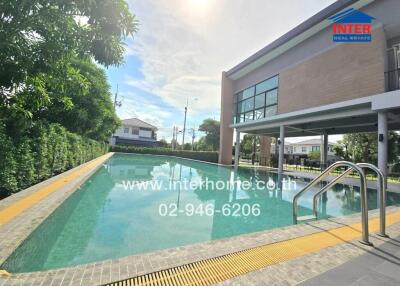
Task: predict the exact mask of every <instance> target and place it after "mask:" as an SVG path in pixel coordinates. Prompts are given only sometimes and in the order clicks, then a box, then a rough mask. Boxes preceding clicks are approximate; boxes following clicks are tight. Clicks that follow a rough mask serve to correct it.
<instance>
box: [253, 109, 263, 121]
mask: <svg viewBox="0 0 400 286" xmlns="http://www.w3.org/2000/svg"><path fill="white" fill-rule="evenodd" d="M261 118H264V108H261V109H257V110H255V111H254V119H255V120H257V119H261Z"/></svg>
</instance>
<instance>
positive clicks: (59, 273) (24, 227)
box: [0, 153, 400, 285]
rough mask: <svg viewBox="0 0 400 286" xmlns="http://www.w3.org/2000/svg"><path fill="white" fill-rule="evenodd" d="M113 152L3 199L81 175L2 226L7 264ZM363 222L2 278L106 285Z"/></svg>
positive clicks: (315, 225)
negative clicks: (25, 240) (14, 252)
mask: <svg viewBox="0 0 400 286" xmlns="http://www.w3.org/2000/svg"><path fill="white" fill-rule="evenodd" d="M112 155H113V154H112V153H109V154H107V155H105V156H102V157H100V158H98V159H95V160H93V161H91V162H88V163H86V164H83V165H81V166H79V167H77V168H74V169H72V170H70V171H67V172H65V173H63V174H60V175H58V176H56V177H53V178H52V179H50V180H48V181H45V182H43V183H40V184H38V185H36V186H33V187H31V188H29V189H27V190H24V191H22V192H21V193H18V194H16V195H14V196H11V197H9V198H6V199H5V200H2V201H1V202H0V212H1V211H4V210H5V209H6V208H7V207H10V206H11V205H13V204H15V203H17V202H18V201H20V200H23V199H24V198H26V197H29V196H30V195H32V194H34V193H35V192H38V191H39V190H40V189H41V188H43V187H44V186H46V185H48V184H50V183H54V182H56V181H60V180H64V179H65V176H67V175H70V174H71V173H74V172H79V175H77V176H76V178H75V179H74V180H72V181H68V182H65V184H64V185H63V186H62V187H60V188H59V189H57V190H56V191H54V192H52V193H51V194H49V195H48V196H46V197H44V198H43V199H42V200H41V201H39V202H37V203H36V204H34V205H33V206H31V207H30V208H28V209H26V210H24V211H23V212H21V213H20V214H18V215H16V216H15V217H14V218H12V219H10V221H8V222H6V223H5V224H3V225H0V263H3V262H4V261H5V259H6V258H7V257H8V256H9V255H10V254H11V253H12V252H13V251H14V250H15V249H16V248H17V247H18V246H19V245H20V244H21V243H22V242H23V240H24V239H25V238H26V237H28V236H29V234H30V233H31V232H32V231H33V230H34V229H35V228H36V227H37V226H38V225H39V224H40V223H41V222H43V221H44V220H45V219H46V218H47V217H48V216H49V215H50V214H51V213H52V212H53V211H54V210H55V209H56V208H57V207H58V206H59V205H60V204H61V203H62V202H63V201H64V200H65V199H66V198H68V197H69V195H70V194H72V192H73V191H74V190H75V189H77V188H78V187H79V186H80V185H81V184H82V183H84V182H85V181H86V179H87V178H88V177H89V176H91V175H92V174H93V173H94V172H95V171H96V170H97V169H98V168H100V167H101V166H102V164H103V163H104V162H105V161H106V160H107V159H108V158H110V157H111V156H112ZM96 160H97V161H96ZM89 164H91V165H90V166H91V168H88V169H86V170H84V171H82V168H84V166H88V165H89ZM399 210H400V207H389V208H388V210H387V212H388V214H389V213H393V212H397V211H399ZM370 215H371V218H374V217H376V216H377V215H378V213H377V211H376V210H374V211H370ZM359 220H360V218H359V215H358V214H354V215H350V216H346V217H339V218H335V219H329V220H320V221H315V222H310V223H308V224H302V225H292V226H287V227H282V228H277V229H272V230H267V231H261V232H256V233H250V234H243V235H239V236H235V237H230V238H226V239H221V240H216V241H209V242H203V243H197V244H192V245H187V246H182V247H177V248H173V249H165V250H160V251H155V252H151V253H145V254H141V255H132V256H126V257H123V258H119V259H110V260H105V261H99V262H95V263H89V264H84V265H78V266H75V267H67V268H60V269H54V270H48V271H38V272H31V273H20V274H12V276H11V277H3V278H0V285H9V284H8V282H11V281H12V283H14V282H16V283H20V284H24V285H25V284H26V285H37V284H40V283H43V285H50V283H52V285H80V284H82V285H98V284H104V283H109V282H111V281H117V280H121V279H125V278H130V277H133V276H138V275H143V274H145V273H149V272H155V271H159V270H163V269H166V268H171V267H176V266H180V265H183V264H188V263H192V262H195V261H199V260H204V259H209V258H213V257H216V256H221V255H225V254H229V253H232V252H237V251H242V250H246V249H249V248H253V247H257V246H262V245H265V244H270V243H274V242H278V241H283V240H288V239H291V238H296V237H299V236H305V235H309V234H313V233H316V232H321V231H323V230H329V229H334V228H338V227H340V226H342V225H343V224H352V223H357V222H359ZM10 237H11V238H12V239H11V240H10V239H9V238H10ZM7 281H8V282H7Z"/></svg>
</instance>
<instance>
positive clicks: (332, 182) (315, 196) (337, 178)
mask: <svg viewBox="0 0 400 286" xmlns="http://www.w3.org/2000/svg"><path fill="white" fill-rule="evenodd" d="M352 172H353V169H352V168H348V169H347V170H346V171H345V172H344V173H342V174H341V175H339V176H337V177H336V178H335V179H333V180H332V181H330V182H329V183H328V184H327V185H325V186H324V187H323V188H322V189H321V190H319V191H318V192H316V193H315V195H314V197H313V213H314V216H315V217H317V215H318V212H317V200H318V196H319V195H321V194H322V193H324V192H326V191H327V190H329V189H330V188H332V187H333V186H334V185H336V184H337V183H338V182H339V181H340V180H341V179H343V178H344V177H346V176H347V175H349V174H350V173H352Z"/></svg>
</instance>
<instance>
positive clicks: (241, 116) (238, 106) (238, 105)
mask: <svg viewBox="0 0 400 286" xmlns="http://www.w3.org/2000/svg"><path fill="white" fill-rule="evenodd" d="M274 77H276V78H277V80H276V82H277V86H276V87H274V88H271V89H268V90H265V91H262V92H260V93H256V90H257V89H256V86H257V85H258V84H260V83H262V82H264V81H268V80H270V79H273V78H274ZM248 89H253V95H252V96H250V97H246V98H244V97H243V94H244V91H245V90H248ZM274 90H276V103H273V104H268V105H267V95H268V93H269V92H271V91H274ZM260 94H264V105H263V106H261V107H256V97H257V96H259V95H260ZM240 95H241V99H240V100H239V97H240ZM250 99H252V100H253V108H252V109H250V110H244V109H243V110H242V106H243V108H244V106H245V101H246V100H250ZM233 101H234V103H233V105H234V107H233V111H234V114H233V116H232V119H233V120H234V121H233V123H243V122H248V121H250V120H246V114H247V113H249V112H251V111H253V119H252V120H260V119H263V118H267V116H266V111H267V108H269V107H272V106H276V112H277V111H278V104H279V74H276V75H274V76H271V77H269V78H267V79H265V80H262V81H260V82H258V83H256V84H254V85H252V86H249V87H247V88H245V89H243V90H241V91H238V92H236V93H235V94H234V100H233ZM260 109H264V116H263V117H262V118H259V119H255V111H256V110H260ZM275 115H276V114H275ZM268 117H271V116H268Z"/></svg>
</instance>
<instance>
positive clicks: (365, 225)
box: [293, 161, 371, 245]
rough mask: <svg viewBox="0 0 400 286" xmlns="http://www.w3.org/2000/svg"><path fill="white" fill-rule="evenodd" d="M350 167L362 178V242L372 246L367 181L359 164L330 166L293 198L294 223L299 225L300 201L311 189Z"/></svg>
mask: <svg viewBox="0 0 400 286" xmlns="http://www.w3.org/2000/svg"><path fill="white" fill-rule="evenodd" d="M339 167H348V168H351V169H353V171H355V172H357V173H358V175H359V176H360V195H361V229H362V240H361V242H362V243H364V244H367V245H371V243H370V242H369V229H368V201H367V182H366V179H365V174H364V171H363V169H362V168H361V167H359V166H358V165H357V164H355V163H352V162H347V161H338V162H335V163H333V164H332V165H330V166H329V167H328V168H327V169H325V171H324V172H322V173H321V174H319V175H318V176H317V177H316V178H315V179H314V180H312V181H311V182H310V183H309V184H308V185H307V186H305V187H304V188H303V189H302V190H301V191H300V192H298V193H297V194H296V195H295V196H294V198H293V223H297V218H298V200H299V198H300V197H301V196H302V195H303V194H304V193H305V192H307V191H308V190H310V189H311V187H313V186H314V185H315V184H317V183H319V182H321V181H322V180H323V179H325V178H326V177H327V176H329V174H330V172H332V171H333V170H335V169H337V168H339Z"/></svg>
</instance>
